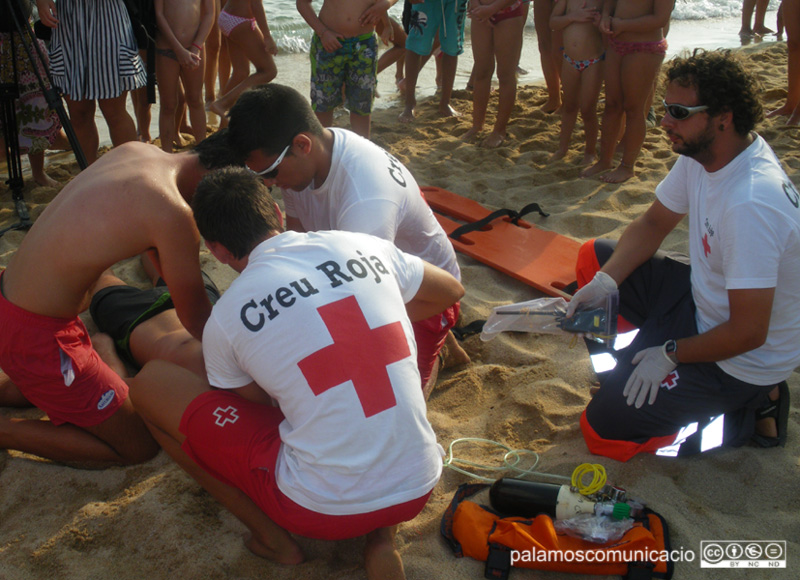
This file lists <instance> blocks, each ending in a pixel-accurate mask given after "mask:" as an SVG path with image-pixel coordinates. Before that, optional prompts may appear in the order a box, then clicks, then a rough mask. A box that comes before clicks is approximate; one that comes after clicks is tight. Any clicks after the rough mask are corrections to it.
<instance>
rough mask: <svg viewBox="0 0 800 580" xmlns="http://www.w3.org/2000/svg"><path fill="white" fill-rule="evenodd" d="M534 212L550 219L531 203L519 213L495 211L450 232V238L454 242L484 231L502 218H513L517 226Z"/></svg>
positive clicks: (534, 203)
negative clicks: (523, 218)
mask: <svg viewBox="0 0 800 580" xmlns="http://www.w3.org/2000/svg"><path fill="white" fill-rule="evenodd" d="M534 211H535V212H538V213H539V215H540V216H542V217H548V216H549V215H550V214H549V213H546V212H545V211H544V210H543V209H542V208H541V207H540V206H539V204H538V203H536V202H533V203H529V204H528V205H526V206H525V207H523V208H522V209H521V210H519V211H514V210H513V209H506V208H504V209H498V210H495V211H493V212H492V213H490V214H489V215H487V216H486V217H485V218H483V219H479V220H477V221H474V222H470V223H468V224H464V225H463V226H461V227H459V228H456V229H454V230H453V231H452V232H450V237H451V238H453V239H454V240H457V239H458V238H460V237H461V236H463V235H464V234H468V233H469V232H474V231H477V230H482V229H483V228H485V227H486V226H488V225H489V224H490V223H492V222H493V221H494V220H496V219H497V218H500V217H509V218H511V220H510V221H511V223H512V224H514V225H517V222H519V220H521V219H522V217H523V216H525V215H528V214H529V213H531V212H534Z"/></svg>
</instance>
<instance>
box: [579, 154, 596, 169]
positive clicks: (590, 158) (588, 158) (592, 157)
mask: <svg viewBox="0 0 800 580" xmlns="http://www.w3.org/2000/svg"><path fill="white" fill-rule="evenodd" d="M595 161H597V154H596V153H584V154H583V161H581V165H582V166H584V167H588V166H589V165H591V164H592V163H594V162H595Z"/></svg>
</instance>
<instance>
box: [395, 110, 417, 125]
mask: <svg viewBox="0 0 800 580" xmlns="http://www.w3.org/2000/svg"><path fill="white" fill-rule="evenodd" d="M397 120H398V121H400V122H401V123H413V122H414V107H406V108H405V109H404V110H403V112H402V113H400V115H398V117H397Z"/></svg>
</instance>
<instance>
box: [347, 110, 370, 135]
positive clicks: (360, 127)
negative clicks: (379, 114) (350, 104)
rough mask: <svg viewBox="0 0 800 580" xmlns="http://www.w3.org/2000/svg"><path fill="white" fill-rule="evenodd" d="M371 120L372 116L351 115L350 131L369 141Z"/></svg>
mask: <svg viewBox="0 0 800 580" xmlns="http://www.w3.org/2000/svg"><path fill="white" fill-rule="evenodd" d="M370 119H371V116H370V115H359V114H358V113H350V129H352V131H353V132H354V133H357V134H358V135H361V136H362V137H364V138H365V139H369V130H370Z"/></svg>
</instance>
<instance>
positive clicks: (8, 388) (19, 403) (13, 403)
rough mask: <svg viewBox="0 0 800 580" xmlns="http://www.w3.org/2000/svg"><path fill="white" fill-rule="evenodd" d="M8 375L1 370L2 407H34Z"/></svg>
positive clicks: (0, 402)
mask: <svg viewBox="0 0 800 580" xmlns="http://www.w3.org/2000/svg"><path fill="white" fill-rule="evenodd" d="M32 406H33V405H31V402H30V401H28V399H26V398H25V396H24V395H23V394H22V393H20V392H19V389H18V388H17V385H15V384H14V383H13V382H11V379H10V378H8V375H7V374H6V373H4V372H3V371H0V407H32Z"/></svg>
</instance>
